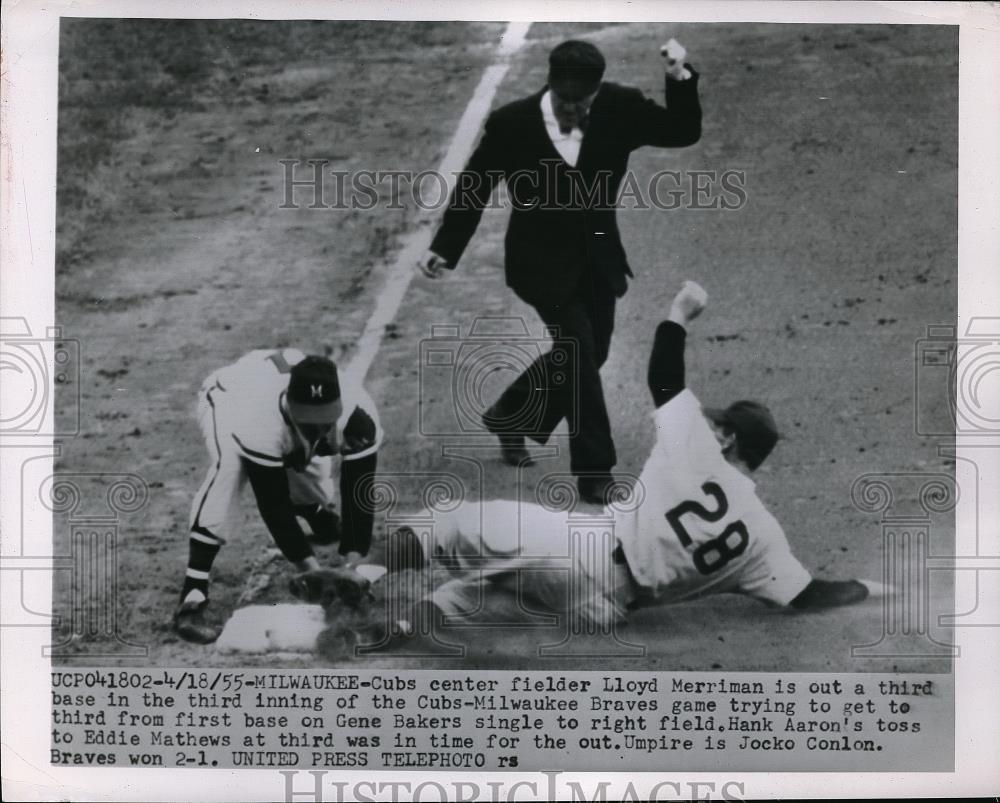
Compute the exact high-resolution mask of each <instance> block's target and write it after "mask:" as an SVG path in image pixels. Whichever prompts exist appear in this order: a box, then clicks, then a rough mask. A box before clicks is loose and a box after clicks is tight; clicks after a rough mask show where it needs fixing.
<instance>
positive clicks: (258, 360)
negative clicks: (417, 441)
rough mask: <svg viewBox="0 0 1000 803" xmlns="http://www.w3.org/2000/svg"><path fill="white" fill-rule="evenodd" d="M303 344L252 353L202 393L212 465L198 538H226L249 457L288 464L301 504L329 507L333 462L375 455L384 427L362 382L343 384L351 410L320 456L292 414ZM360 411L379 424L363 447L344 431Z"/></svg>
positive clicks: (199, 510)
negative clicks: (294, 374)
mask: <svg viewBox="0 0 1000 803" xmlns="http://www.w3.org/2000/svg"><path fill="white" fill-rule="evenodd" d="M304 357H305V354H303V352H301V351H299V350H298V349H270V350H268V349H261V350H257V351H251V352H250V353H249V354H247V355H246V356H244V357H242V358H240V359H239V360H238V361H236V362H235V363H233V364H232V365H227V366H226V367H225V368H221V369H219V370H218V371H216V372H215V373H213V374H212V375H211V376H209V377H208V378H207V379H206V380H205V382H204V384H203V385H202V388H201V391H200V393H199V395H198V423H199V425H200V427H201V431H202V434H203V435H204V438H205V445H206V446H207V448H208V452H209V456H210V458H211V460H212V465H211V467H210V469H209V471H208V475H207V476H206V477H205V481H204V483H203V484H202V486H201V489H200V490H199V491H198V494H197V495H196V496H195V499H194V503H193V505H192V507H191V530H192V532H191V537H192V538H198V537H202V538H203V539H204V540H206V541H208V542H209V543H212V542H213V536H214V539H215V540H216V541H217V542H224V541H225V537H226V535H227V534H228V529H229V525H230V519H231V512H232V510H233V507H234V506H235V504H236V503H237V501H238V500H239V496H240V493H241V491H242V488H243V486H244V485H245V484H246V480H247V475H246V471H245V469H244V467H243V460H249V461H251V462H253V463H257V464H259V465H262V466H267V467H271V468H275V467H282V466H285V467H287V469H288V472H287V473H288V482H289V492H290V495H291V501H292V503H293V504H296V505H298V504H319V505H323V506H327V505H329V504H331V503H332V501H333V498H334V496H333V459H332V455H334V454H339V455H340V456H341V457H342V459H344V460H358V459H360V458H363V457H366V456H368V455H370V454H373V453H375V452H376V451H377V450H378V447H379V445H380V443H381V440H382V428H381V427H380V426H379V423H378V413H377V411H376V409H375V404H374V402H372V400H371V397H370V396H369V395H368V394H367V393H366V392H365V391H364V390H362V389H361V388H359V387H354V388H352V387H349V386H347V387H345V386H343V385H342V386H341V402H342V404H343V413H342V414H341V416H340V418H339V420H338V421H337V425H336V427H335V428H334V430H333V431H332V432H331V434H330V435H329V436H328V437H327V439H326V440H327V443H328V444H329V447H330V448H328V449H325V450H324V451H326V452H328V454H323V455H319V454H316V453H315V448H314V447H313V446H311V445H310V444H309V443H308V441H307V440H306V439H305V438H303V437H302V435H301V434H300V433H299V431H298V429H297V428H296V426H295V424H294V423H293V421H292V420H291V418H290V417H289V415H288V412H287V408H286V402H285V392H286V389H287V387H288V375H289V372H290V371H291V367H292V366H293V365H295V364H297V363H298V362H299V361H301V360H302V359H304ZM357 410H361V411H363V413H364V414H366V416H367V417H368V418H370V419H371V421H373V422H374V423H375V431H376V436H375V440H374V443H371V441H370V439H369V441H368V443H369V444H370V445H366V447H365V448H364V449H363V450H361V451H351V450H350V449H348V448H347V447H346V446H345V439H344V430H345V427H347V426H348V422H349V421H350V420H351V419H352V416H353V415H354V414H355V412H356V411H357Z"/></svg>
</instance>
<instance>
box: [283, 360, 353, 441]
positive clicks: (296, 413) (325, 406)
mask: <svg viewBox="0 0 1000 803" xmlns="http://www.w3.org/2000/svg"><path fill="white" fill-rule="evenodd" d="M287 399H288V413H289V415H291V417H292V418H293V419H294V420H295V421H296V422H298V423H300V424H333V423H335V422H336V420H337V418H338V417H339V416H340V413H341V409H342V408H341V405H340V404H338V402H339V401H340V381H339V379H338V378H337V366H336V365H334V364H333V361H332V360H329V359H327V358H326V357H317V356H309V357H305V358H304V359H302V360H301V361H300V362H297V363H296V364H295V365H293V366H292V372H291V376H290V377H289V379H288V394H287Z"/></svg>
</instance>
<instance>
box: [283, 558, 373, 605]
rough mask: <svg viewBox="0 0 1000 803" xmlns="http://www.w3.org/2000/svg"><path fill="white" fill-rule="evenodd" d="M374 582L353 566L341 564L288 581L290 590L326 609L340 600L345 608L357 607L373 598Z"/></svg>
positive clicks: (296, 595) (305, 573)
mask: <svg viewBox="0 0 1000 803" xmlns="http://www.w3.org/2000/svg"><path fill="white" fill-rule="evenodd" d="M371 585H372V584H371V581H369V580H368V579H367V578H365V577H362V576H361V575H360V574H358V573H357V572H356V571H354V569H351V568H349V567H346V566H338V567H337V568H335V569H317V570H316V571H311V572H303V573H302V574H299V575H296V576H295V577H293V578H292V579H291V580H290V581H289V583H288V590H289V591H290V592H291V593H292V596H293V597H295V598H296V599H300V600H302V601H303V602H312V603H317V604H319V605H322V606H323V607H324V608H325V607H326V606H328V605H329V604H330V603H331V602H333V601H334V600H338V601H339V602H341V603H342V604H343V605H345V606H346V607H348V608H350V609H352V610H358V609H359V608H362V607H363V606H366V605H368V604H369V603H370V602H371V601H372V599H374V595H373V594H372V590H371Z"/></svg>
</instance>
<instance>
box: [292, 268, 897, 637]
mask: <svg viewBox="0 0 1000 803" xmlns="http://www.w3.org/2000/svg"><path fill="white" fill-rule="evenodd" d="M706 301H707V294H706V293H705V291H704V290H703V289H702V288H701V287H699V286H698V285H697V284H695V283H693V282H686V283H685V284H684V286H683V288H682V289H681V291H680V292H679V293H678V294H677V296H676V297H675V298H674V300H673V303H672V305H671V308H670V314H669V317H668V319H667V320H665V321H663V322H662V323H661V324H660V325H659V326H658V327H657V329H656V336H655V340H654V343H653V350H652V354H651V356H650V361H649V371H648V384H649V389H650V391H651V393H652V395H653V402H654V404H655V405H656V411H655V413H654V419H655V422H656V431H657V435H656V443H655V445H654V446H653V450H652V454H651V455H650V456H649V459H648V460H647V461H646V465H645V467H644V468H643V471H642V474H641V476H640V483H641V485H642V487H643V488H644V490H645V499H644V500H643V502H642V503H641V504H640V505H639V506H638V507H637V508H636V509H635V510H634V511H632V512H619V513H617V515H616V521H615V535H616V536H617V538H616V540H617V543H613V544H610V545H608V549H609V550H610V555H608V554H605V555H603V556H597V557H596V559H595V556H594V555H587V554H582V555H581V556H580V557H577V558H575V559H573V560H574V562H573V563H572V564H571V565H570V566H569V571H568V572H567V562H566V561H567V556H568V555H570V554H572V553H571V552H568V551H567V545H568V542H567V522H568V519H567V516H566V515H565V514H564V513H560V512H553V511H550V510H547V509H545V508H542V507H540V506H537V505H531V504H519V503H517V502H513V501H494V502H487V503H485V504H484V505H482V506H480V505H474V504H463V505H461V506H460V507H458V508H457V509H456V510H454V511H451V512H448V513H443V514H442V513H431V512H429V511H425V512H424V514H422V515H426V516H430V517H433V519H434V531H433V544H434V546H433V550H434V556H433V557H434V564H435V565H436V566H446V567H448V568H449V569H450V570H451V572H452V575H451V577H450V579H449V580H448V581H447V582H445V583H444V584H443V585H441V586H439V587H438V588H437V589H435V590H434V591H433V592H432V593H431V594H430V595H429V597H427V598H426V599H425V600H424V601H423V602H422V603H421V604H420V606H419V607H421V608H423V610H417V611H412V612H411V616H413V617H414V618H416V617H420V616H431V615H436V614H437V613H438V612H442V613H445V614H451V615H470V614H472V613H477V612H478V609H479V608H481V606H482V593H483V592H482V589H483V586H484V584H489V586H490V588H491V589H503V590H504V591H506V592H507V593H506V595H493V598H492V599H493V601H491V602H488V603H487V604H488V605H490V606H494V605H497V604H500V605H502V606H503V615H504V618H505V619H507V621H512V620H511V617H512V616H517V615H518V612H521V616H522V617H523V615H524V609H525V608H537V607H541V608H542V609H547V610H553V609H555V610H557V611H558V610H562V611H566V610H567V607H566V606H567V604H568V605H569V606H570V613H571V615H574V616H579V617H582V618H583V619H584V620H585V621H587V622H588V623H592V624H596V625H600V626H607V625H609V624H612V623H616V622H622V621H624V619H625V616H626V611H628V610H632V609H635V608H637V607H640V606H648V605H658V604H664V603H670V602H678V601H681V600H685V599H690V598H692V597H696V596H701V595H705V594H714V593H723V592H735V593H741V594H747V595H750V596H753V597H756V598H758V599H761V600H763V601H765V602H768V603H771V604H774V605H780V606H791V607H792V608H795V609H809V608H825V607H832V606H837V605H846V604H850V603H854V602H859V601H861V600H863V599H865V598H866V597H868V596H869V594H870V593H873V592H874V593H880V592H882V591H883V590H884V589H882V588H881V587H880V586H879V585H878V584H876V583H868V582H860V581H856V580H845V581H831V580H820V579H816V578H813V577H811V576H810V574H809V572H808V571H807V570H806V569H805V568H804V567H803V566H802V564H801V563H799V561H798V560H797V559H796V558H795V556H794V555H793V554H792V551H791V549H790V547H789V544H788V540H787V538H786V537H785V533H784V531H783V530H782V528H781V525H780V524H778V522H777V520H776V519H775V518H774V516H772V515H771V514H770V513H769V512H768V511H767V509H766V508H765V507H764V505H763V504H762V502H761V501H760V499H759V498H758V496H757V494H756V492H755V485H754V483H753V481H752V480H751V479H750V478H749V477H748V476H747V475H748V474H750V473H751V472H752V471H754V470H755V469H756V468H757V467H758V466H760V464H761V463H762V462H763V461H764V460H765V459H766V458H767V456H768V455H769V454H770V452H771V450H772V449H773V448H774V445H775V443H776V442H777V440H778V433H777V429H776V427H775V423H774V419H773V418H772V416H771V414H770V412H769V411H768V410H767V408H766V407H764V406H763V405H761V404H758V403H756V402H752V401H737V402H735V403H733V404H731V405H730V406H729V407H727V408H725V409H706V408H703V407H702V406H701V404H700V403H699V401H698V399H697V398H696V397H695V395H694V394H693V393H692V392H691V390H689V389H688V388H687V387H686V386H685V378H684V347H685V340H686V336H687V328H688V326H689V325H690V324H691V322H692V321H693V320H694V319H695V318H696V317H697V316H698V315H699V314H700V313H701V312H702V310H703V309H704V307H705V304H706ZM390 549H391V551H392V554H391V555H390V556H389V558H388V561H387V562H388V563H389V565H390V569H392V568H399V567H407V566H410V567H412V566H422V565H427V564H428V562H429V558H430V557H431V556H428V555H425V554H424V552H423V548H422V546H421V543H420V541H419V540H418V538H417V536H416V535H415V534H413V533H412V532H411V531H408V530H406V529H405V528H404V529H403V530H401V531H397V532H396V533H395V534H394V535H393V538H392V539H390ZM556 557H558V560H556ZM609 567H610V568H609ZM522 572H528V573H527V574H522ZM367 583H368V580H366V579H365V578H364V577H361V576H359V575H358V574H357V573H356V572H354V571H353V570H352V571H348V572H340V571H337V570H333V571H321V572H318V573H317V572H309V573H306V574H303V575H300V576H299V577H296V578H294V579H293V581H292V591H293V593H295V594H296V595H297V596H299V597H300V598H303V599H306V600H310V601H322V600H324V599H330V598H331V597H339V598H340V599H341V600H342V601H344V602H350V603H355V604H356V603H358V601H363V600H364V599H365V598H366V595H365V594H364V591H366V590H367V585H366V584H367ZM487 593H488V594H489V593H490V592H487ZM518 595H520V596H519V597H518ZM498 596H505V597H506V603H504V602H499V603H498V602H497V597H498ZM487 599H491V598H490V597H489V596H487ZM480 616H481V613H478V614H477V618H479V617H480ZM421 621H424V622H427V621H431V620H428V619H422V620H421ZM513 621H516V619H515V620H513ZM408 631H412V627H411V622H410V621H409V620H400V621H399V622H396V627H395V628H392V629H391V632H395V633H397V634H399V633H403V634H405V633H407V632H408Z"/></svg>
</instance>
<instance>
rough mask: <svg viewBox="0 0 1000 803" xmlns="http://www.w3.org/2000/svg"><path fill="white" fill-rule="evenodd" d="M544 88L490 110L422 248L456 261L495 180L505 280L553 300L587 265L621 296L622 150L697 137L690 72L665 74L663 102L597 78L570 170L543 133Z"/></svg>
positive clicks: (569, 290)
mask: <svg viewBox="0 0 1000 803" xmlns="http://www.w3.org/2000/svg"><path fill="white" fill-rule="evenodd" d="M689 69H690V67H689ZM692 72H693V71H692ZM546 89H547V87H545V88H543V89H542V90H541V91H539V92H536V93H535V94H534V95H531V96H529V97H527V98H523V99H521V100H517V101H514V102H513V103H510V104H508V105H506V106H503V107H502V108H500V109H497V110H496V111H495V112H493V113H492V114H491V115H490V116H489V118H488V119H487V121H486V131H485V134H484V136H483V138H482V140H481V141H480V143H479V146H478V147H477V148H476V150H475V152H474V153H473V155H472V157H471V159H470V160H469V163H468V165H467V166H466V169H465V172H464V173H463V174H462V175H460V176H459V178H458V181H457V183H456V187H455V190H454V192H453V193H452V197H451V203H450V205H449V208H448V210H447V211H446V212H445V215H444V219H443V221H442V224H441V227H440V229H439V230H438V232H437V235H436V236H435V238H434V241H433V243H432V244H431V250H432V251H433V252H434V253H436V254H438V255H439V256H441V257H443V258H444V259H446V260H447V261H448V263H449V266H450V267H455V265H457V263H458V262H459V260H460V259H461V256H462V253H463V251H464V250H465V247H466V246H467V245H468V243H469V240H470V238H471V237H472V234H473V232H474V231H475V229H476V226H477V224H478V223H479V219H480V217H481V216H482V212H483V207H484V206H485V205H486V203H487V202H488V201H489V198H490V195H491V193H492V190H493V188H494V186H495V185H496V184H497V183H498V182H499V180H500V179H501V178H502V179H505V180H506V181H507V191H508V195H509V196H510V198H511V202H512V211H511V216H510V224H509V226H508V228H507V237H506V241H505V245H506V259H505V270H506V275H507V284H508V286H509V287H511V289H513V290H514V292H515V293H517V294H518V295H519V296H520V297H521V298H522V299H524V300H525V301H527V302H528V303H529V304H532V305H533V306H535V307H539V306H548V305H551V304H558V303H560V302H561V301H562V300H564V299H566V298H567V297H569V296H570V295H572V294H573V293H574V292H576V290H577V287H578V285H579V282H580V277H581V275H582V274H583V273H584V272H585V271H586V270H587V269H589V271H590V272H591V275H593V276H595V277H598V276H602V277H603V278H604V279H606V281H607V283H608V285H609V287H610V288H611V289H612V291H613V292H614V293H615V294H616V295H619V296H620V295H622V293H624V292H625V287H626V278H625V277H626V276H631V275H632V274H631V270H630V269H629V265H628V261H627V259H626V257H625V250H624V248H623V247H622V242H621V237H620V236H619V233H618V224H617V222H616V219H615V209H614V205H615V200H616V198H617V195H618V191H619V187H620V185H621V182H622V178H623V177H624V174H625V170H626V168H627V166H628V157H629V154H630V153H631V152H632V151H633V150H635V149H636V148H639V147H641V146H643V145H657V146H660V147H681V146H685V145H691V144H693V143H695V142H697V141H698V139H699V137H700V136H701V106H700V104H699V102H698V76H697V74H695V73H693V74H692V76H691V78H689V79H688V80H686V81H672V80H670V79H666V100H667V107H666V108H663V107H662V106H660V105H658V104H657V103H655V102H654V101H653V100H651V99H648V98H645V97H644V96H643V94H642V93H641V92H640V91H639V90H638V89H633V88H630V87H624V86H619V85H618V84H613V83H602V84H601V87H600V89H599V91H598V93H597V97H596V98H595V99H594V103H593V105H592V106H591V109H590V115H589V118H588V124H587V130H586V133H585V134H584V137H583V142H582V145H581V148H580V155H579V158H578V159H577V164H576V167H575V168H572V167H570V166H569V165H568V164H566V162H565V161H564V160H563V159H562V157H561V156H560V155H559V152H558V151H557V150H556V149H555V146H554V145H553V144H552V140H551V139H549V135H548V132H547V131H546V128H545V121H544V118H543V117H542V110H541V99H542V95H543V94H544V93H545V91H546ZM643 195H644V196H645V188H643Z"/></svg>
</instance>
